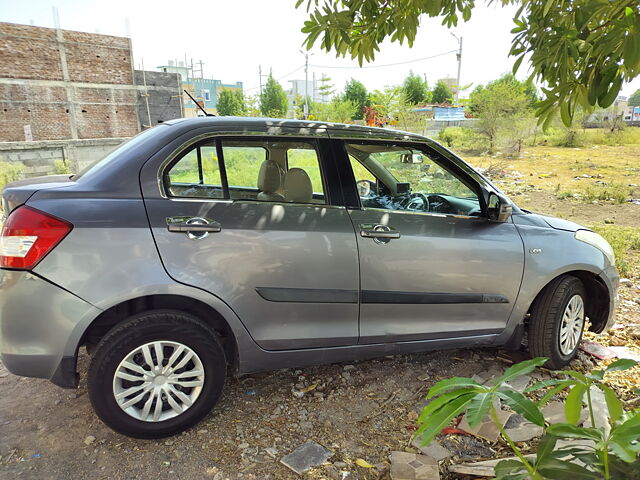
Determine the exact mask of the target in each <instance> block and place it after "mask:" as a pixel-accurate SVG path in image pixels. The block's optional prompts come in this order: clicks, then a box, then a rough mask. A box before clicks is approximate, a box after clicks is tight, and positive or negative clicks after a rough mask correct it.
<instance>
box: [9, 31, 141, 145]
mask: <svg viewBox="0 0 640 480" xmlns="http://www.w3.org/2000/svg"><path fill="white" fill-rule="evenodd" d="M137 102H138V91H137V88H136V86H135V85H134V81H133V62H132V54H131V44H130V41H129V39H128V38H122V37H114V36H109V35H98V34H91V33H82V32H72V31H68V30H55V29H50V28H41V27H33V26H27V25H15V24H10V23H0V142H3V141H4V142H10V141H24V140H25V133H24V126H25V125H30V127H31V131H32V134H33V140H36V141H38V140H57V139H87V138H113V137H130V136H132V135H135V134H136V133H138V132H139V131H140V123H139V121H138V108H137Z"/></svg>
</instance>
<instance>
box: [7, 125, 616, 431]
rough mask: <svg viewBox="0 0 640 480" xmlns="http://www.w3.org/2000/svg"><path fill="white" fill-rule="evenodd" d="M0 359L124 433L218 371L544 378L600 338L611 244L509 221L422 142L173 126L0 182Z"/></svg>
mask: <svg viewBox="0 0 640 480" xmlns="http://www.w3.org/2000/svg"><path fill="white" fill-rule="evenodd" d="M3 209H4V213H5V216H6V220H5V222H4V228H3V230H2V237H1V241H2V243H1V250H0V254H1V255H0V266H1V268H2V270H1V287H0V332H1V334H0V337H1V339H0V353H1V355H2V361H3V362H4V364H5V365H6V367H7V368H8V369H9V370H10V371H11V372H13V373H15V374H16V375H24V376H32V377H42V378H48V379H50V380H51V381H52V382H53V383H55V384H56V385H59V386H62V387H67V388H73V387H76V386H77V385H78V377H79V376H78V373H77V372H76V370H77V368H76V360H77V355H78V349H79V347H80V346H86V348H87V350H88V352H89V353H90V354H91V355H92V358H91V365H90V368H89V371H88V389H89V395H90V399H91V402H92V404H93V407H94V409H95V411H96V413H97V414H98V416H99V417H100V418H101V419H102V420H103V421H104V422H105V423H106V424H107V425H109V426H110V427H112V428H113V429H114V430H117V431H119V432H122V433H124V434H126V435H130V436H134V437H141V438H153V437H162V436H167V435H172V434H175V433H177V432H179V431H181V430H184V429H186V428H188V427H190V426H192V425H194V424H195V423H196V422H198V421H199V420H200V419H202V418H203V417H204V416H205V415H206V414H207V413H208V412H209V411H210V410H211V408H212V407H213V406H214V405H215V404H216V402H217V401H218V399H219V398H220V395H221V393H222V389H223V385H224V383H225V379H226V378H227V375H229V374H232V373H235V374H246V373H250V372H256V371H259V370H266V369H278V368H287V367H294V366H303V365H309V364H319V363H329V362H343V361H353V360H355V359H364V358H371V357H375V356H381V355H388V354H395V353H407V352H419V351H426V350H432V349H444V348H459V347H477V346H482V345H486V346H507V347H509V348H518V347H520V345H521V343H522V342H523V337H524V336H525V335H526V336H527V337H528V339H527V344H528V348H529V351H530V352H531V354H532V355H535V356H546V357H548V358H549V361H548V365H549V366H550V367H553V368H557V367H561V366H563V365H565V364H567V363H568V362H569V361H570V360H571V359H572V358H573V357H574V356H575V355H576V350H577V347H578V344H579V342H580V339H581V336H582V332H583V328H584V326H585V323H586V321H587V319H588V321H589V322H590V328H591V330H593V331H595V332H602V331H604V330H605V329H607V328H608V327H609V326H610V325H611V324H612V322H613V312H614V309H615V307H616V303H617V299H618V297H617V294H616V289H617V286H618V280H619V278H618V274H617V271H616V267H615V259H614V255H613V252H612V249H611V247H610V246H609V244H608V243H607V242H606V241H605V240H604V239H603V238H602V237H600V236H599V235H597V234H596V233H594V232H592V231H590V230H588V229H586V228H584V227H581V226H579V225H576V224H574V223H571V222H568V221H565V220H560V219H557V218H551V217H545V216H542V215H538V214H534V213H531V212H528V211H526V210H521V209H519V208H518V207H517V206H516V205H515V204H514V203H513V202H511V201H510V200H509V199H508V198H507V197H506V196H505V195H504V194H503V193H501V192H500V190H499V189H498V188H496V187H495V186H494V185H493V184H492V183H491V182H490V181H489V180H487V179H486V178H485V177H483V176H482V175H481V174H479V173H478V172H476V171H475V170H474V169H473V168H471V167H470V166H469V165H467V164H466V163H465V162H464V161H462V160H461V159H460V158H458V157H457V156H455V155H454V154H453V153H451V152H450V151H448V150H447V149H445V148H443V147H442V146H440V145H438V144H437V143H435V142H434V141H432V140H429V139H427V138H425V137H421V136H418V135H413V134H408V133H402V132H397V131H393V130H383V129H376V128H369V127H360V126H354V125H336V124H329V123H316V122H304V121H289V120H272V119H243V118H229V117H227V118H217V117H216V118H212V117H205V118H191V119H181V120H175V121H170V122H166V123H164V124H162V125H158V126H156V127H154V128H152V129H149V130H147V131H145V132H143V133H141V134H140V135H138V136H136V137H134V138H133V139H132V140H130V141H129V142H127V143H125V144H123V145H122V146H121V147H120V148H118V149H117V150H115V151H114V152H113V153H111V154H110V155H108V156H107V157H106V158H104V159H103V160H101V161H100V162H98V163H97V164H95V165H93V166H91V167H90V168H88V169H87V170H86V171H84V172H82V173H80V174H78V175H75V176H71V177H68V176H64V175H63V176H61V175H58V176H51V177H42V178H35V179H28V180H23V181H19V182H14V183H12V184H9V185H8V186H7V187H6V188H5V189H4V192H3Z"/></svg>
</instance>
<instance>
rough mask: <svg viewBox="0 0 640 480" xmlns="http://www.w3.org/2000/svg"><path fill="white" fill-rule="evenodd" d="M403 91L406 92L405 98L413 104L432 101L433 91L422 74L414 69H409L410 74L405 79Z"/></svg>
mask: <svg viewBox="0 0 640 480" xmlns="http://www.w3.org/2000/svg"><path fill="white" fill-rule="evenodd" d="M402 93H403V94H404V98H405V100H406V101H407V102H408V103H409V104H411V105H417V104H418V103H427V102H430V101H431V92H430V91H429V87H428V85H427V82H426V80H423V79H422V77H421V76H420V75H417V74H415V73H413V72H412V71H409V76H408V77H407V78H405V79H404V83H403V84H402Z"/></svg>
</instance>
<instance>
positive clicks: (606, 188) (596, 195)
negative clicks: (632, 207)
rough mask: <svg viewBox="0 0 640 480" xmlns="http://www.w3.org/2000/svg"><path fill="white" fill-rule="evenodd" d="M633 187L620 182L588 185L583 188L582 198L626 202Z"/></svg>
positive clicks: (588, 200)
mask: <svg viewBox="0 0 640 480" xmlns="http://www.w3.org/2000/svg"><path fill="white" fill-rule="evenodd" d="M632 192H633V189H632V188H631V187H629V186H628V185H625V184H622V183H611V184H609V185H588V186H587V187H586V188H585V189H584V194H583V198H584V199H585V200H586V201H587V202H593V201H594V200H600V201H612V202H615V203H624V202H626V201H627V200H628V199H629V197H630V196H631V193H632Z"/></svg>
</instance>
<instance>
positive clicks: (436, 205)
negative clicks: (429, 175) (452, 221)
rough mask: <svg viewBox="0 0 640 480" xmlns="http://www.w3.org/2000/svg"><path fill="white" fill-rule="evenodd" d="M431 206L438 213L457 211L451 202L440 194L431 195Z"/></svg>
mask: <svg viewBox="0 0 640 480" xmlns="http://www.w3.org/2000/svg"><path fill="white" fill-rule="evenodd" d="M429 199H430V201H431V206H432V208H433V211H434V212H437V213H455V209H454V208H453V205H451V202H449V200H447V199H446V198H443V197H441V196H440V195H429Z"/></svg>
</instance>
